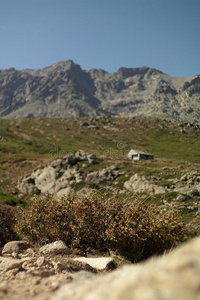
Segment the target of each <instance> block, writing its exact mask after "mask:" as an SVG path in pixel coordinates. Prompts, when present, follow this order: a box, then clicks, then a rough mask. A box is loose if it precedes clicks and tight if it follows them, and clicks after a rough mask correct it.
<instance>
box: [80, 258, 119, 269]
mask: <svg viewBox="0 0 200 300" xmlns="http://www.w3.org/2000/svg"><path fill="white" fill-rule="evenodd" d="M74 260H75V261H80V262H83V263H86V264H88V265H90V266H91V267H92V268H95V269H96V270H98V271H103V270H106V269H107V268H108V267H109V265H111V264H112V263H114V260H113V258H112V257H78V258H74Z"/></svg>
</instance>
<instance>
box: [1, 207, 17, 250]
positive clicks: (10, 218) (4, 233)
mask: <svg viewBox="0 0 200 300" xmlns="http://www.w3.org/2000/svg"><path fill="white" fill-rule="evenodd" d="M15 218H16V212H15V211H14V209H12V208H10V207H8V206H6V205H4V204H2V203H0V247H2V246H4V245H5V244H6V243H7V242H10V241H12V240H16V239H18V237H17V234H16V232H15Z"/></svg>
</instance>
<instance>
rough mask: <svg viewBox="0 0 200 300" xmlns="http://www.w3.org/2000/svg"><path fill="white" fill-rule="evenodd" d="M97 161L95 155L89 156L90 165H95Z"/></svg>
mask: <svg viewBox="0 0 200 300" xmlns="http://www.w3.org/2000/svg"><path fill="white" fill-rule="evenodd" d="M95 159H96V156H95V155H94V154H92V153H91V154H87V160H88V162H89V164H94V163H95Z"/></svg>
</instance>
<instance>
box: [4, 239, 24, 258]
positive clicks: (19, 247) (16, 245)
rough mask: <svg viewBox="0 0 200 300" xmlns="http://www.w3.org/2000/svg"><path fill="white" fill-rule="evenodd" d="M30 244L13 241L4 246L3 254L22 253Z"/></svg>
mask: <svg viewBox="0 0 200 300" xmlns="http://www.w3.org/2000/svg"><path fill="white" fill-rule="evenodd" d="M29 246H30V245H29V244H28V243H27V242H26V241H12V242H8V243H7V244H5V245H4V247H3V249H2V254H3V255H5V254H12V253H13V252H14V253H21V252H23V251H24V250H26V249H28V248H29Z"/></svg>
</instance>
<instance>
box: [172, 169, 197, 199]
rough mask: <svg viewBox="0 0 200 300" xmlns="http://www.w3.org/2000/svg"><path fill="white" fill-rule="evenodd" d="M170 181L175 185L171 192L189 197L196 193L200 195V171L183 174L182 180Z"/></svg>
mask: <svg viewBox="0 0 200 300" xmlns="http://www.w3.org/2000/svg"><path fill="white" fill-rule="evenodd" d="M170 181H171V182H172V183H173V185H172V186H171V190H173V191H175V192H178V193H181V194H188V195H191V194H192V193H194V192H198V193H200V172H198V171H193V172H189V173H187V174H183V175H182V176H181V178H180V179H177V178H176V179H172V180H170Z"/></svg>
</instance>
